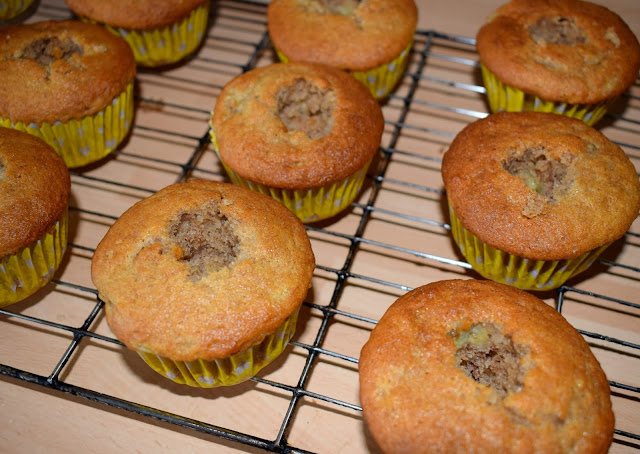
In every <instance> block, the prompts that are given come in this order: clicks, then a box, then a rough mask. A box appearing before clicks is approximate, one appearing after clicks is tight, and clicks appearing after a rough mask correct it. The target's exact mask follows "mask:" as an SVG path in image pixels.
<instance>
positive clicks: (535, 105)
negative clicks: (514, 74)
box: [481, 65, 615, 126]
mask: <svg viewBox="0 0 640 454" xmlns="http://www.w3.org/2000/svg"><path fill="white" fill-rule="evenodd" d="M481 68H482V79H483V81H484V86H485V88H486V90H487V98H488V100H489V108H490V109H491V112H493V113H496V112H500V111H507V112H522V111H534V112H550V113H555V114H559V115H565V116H567V117H572V118H577V119H579V120H582V121H584V122H585V123H586V124H588V125H589V126H593V125H594V124H596V123H597V122H598V120H600V119H601V118H602V117H603V116H604V114H606V113H607V110H608V108H609V106H610V105H611V103H612V102H613V101H615V100H608V101H606V102H601V103H596V104H569V103H562V102H553V101H546V100H544V99H541V98H539V97H537V96H534V95H530V94H527V93H525V92H523V91H522V90H519V89H517V88H515V87H513V86H511V85H507V84H504V83H502V82H501V81H500V80H499V79H498V77H497V76H496V75H495V74H493V73H492V72H491V71H489V70H488V69H487V68H486V67H485V66H484V65H481Z"/></svg>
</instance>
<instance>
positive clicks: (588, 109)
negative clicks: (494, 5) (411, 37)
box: [477, 0, 640, 125]
mask: <svg viewBox="0 0 640 454" xmlns="http://www.w3.org/2000/svg"><path fill="white" fill-rule="evenodd" d="M477 49H478V54H479V56H480V62H481V64H482V74H483V78H484V84H485V87H486V89H487V95H488V99H489V106H490V108H491V111H492V112H498V111H500V110H507V111H521V110H535V111H541V112H553V113H558V114H563V115H567V116H570V117H574V118H580V119H582V120H583V121H585V122H586V123H587V124H589V125H593V124H595V123H596V122H597V121H598V120H599V119H600V118H601V117H602V116H603V115H604V114H605V113H606V110H607V108H608V106H609V105H610V103H611V102H612V101H613V100H615V99H616V98H617V97H618V96H619V95H620V94H621V93H622V92H624V91H625V90H626V89H627V88H629V86H631V85H632V84H633V82H634V81H635V80H636V78H637V77H638V71H639V70H640V45H639V44H638V40H637V38H636V36H635V35H634V34H633V32H632V31H631V30H630V29H629V27H628V26H627V24H625V23H624V21H623V20H622V19H621V18H620V17H619V16H618V15H617V14H615V13H614V12H612V11H610V10H609V9H607V8H606V7H604V6H601V5H596V4H593V3H590V2H585V1H580V0H543V1H540V0H512V1H511V2H509V3H507V4H505V5H503V6H502V7H500V8H499V9H498V10H497V11H496V12H495V13H494V14H493V15H491V17H490V18H489V20H488V22H487V23H486V24H485V25H484V26H482V27H481V28H480V30H479V32H478V35H477Z"/></svg>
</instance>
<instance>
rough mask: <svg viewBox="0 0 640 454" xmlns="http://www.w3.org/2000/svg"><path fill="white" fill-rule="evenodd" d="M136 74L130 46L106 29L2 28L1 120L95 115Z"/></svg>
mask: <svg viewBox="0 0 640 454" xmlns="http://www.w3.org/2000/svg"><path fill="white" fill-rule="evenodd" d="M106 3H109V2H106ZM135 74H136V62H135V59H134V57H133V52H132V51H131V48H130V47H129V45H128V44H127V43H126V41H124V40H123V39H122V38H120V37H118V36H115V35H114V34H112V33H110V32H109V31H107V30H106V29H105V28H104V27H102V26H99V25H92V24H85V23H82V22H79V21H60V22H56V21H46V22H38V23H33V24H20V25H11V26H7V27H2V29H0V80H2V84H0V116H1V117H4V118H10V119H11V121H12V122H19V121H22V122H25V123H32V122H33V123H36V124H38V125H41V124H42V123H43V122H47V123H54V122H56V121H61V122H66V121H68V120H70V119H76V120H77V119H80V118H82V117H85V116H88V115H93V114H95V113H97V112H99V111H101V110H102V109H104V108H105V106H107V105H108V104H109V103H111V101H112V100H113V98H115V97H116V96H118V95H119V94H120V93H122V92H123V91H124V90H125V88H126V87H127V85H128V84H129V83H131V82H133V80H134V77H135Z"/></svg>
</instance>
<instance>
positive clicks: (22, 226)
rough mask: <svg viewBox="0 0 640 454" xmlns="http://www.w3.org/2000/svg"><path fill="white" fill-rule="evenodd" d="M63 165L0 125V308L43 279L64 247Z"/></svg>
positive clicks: (66, 181) (66, 182) (66, 186)
mask: <svg viewBox="0 0 640 454" xmlns="http://www.w3.org/2000/svg"><path fill="white" fill-rule="evenodd" d="M70 190H71V182H70V178H69V170H68V169H67V166H65V164H64V162H63V161H62V159H61V158H60V156H58V155H57V154H56V152H55V151H54V150H53V148H52V147H51V146H49V145H47V144H46V143H45V142H44V141H42V140H41V139H39V138H37V137H35V136H33V135H30V134H27V133H24V132H21V131H16V130H14V129H9V128H1V127H0V257H1V258H2V261H1V262H0V307H4V306H7V305H9V304H13V303H16V302H18V301H21V300H23V299H25V298H26V297H28V296H30V295H32V294H33V293H35V292H36V291H37V290H38V289H40V288H41V287H43V286H44V285H45V284H46V283H47V282H49V281H50V280H51V278H52V276H53V273H54V272H55V271H56V269H58V266H59V265H60V261H61V260H62V257H63V255H64V253H65V249H66V247H67V207H68V203H69V192H70Z"/></svg>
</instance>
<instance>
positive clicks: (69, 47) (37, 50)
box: [19, 36, 84, 66]
mask: <svg viewBox="0 0 640 454" xmlns="http://www.w3.org/2000/svg"><path fill="white" fill-rule="evenodd" d="M83 53H84V50H83V49H82V46H80V45H79V44H77V43H75V42H74V41H73V40H72V39H69V38H66V39H60V38H58V37H56V36H52V37H49V38H40V39H36V40H35V41H31V42H30V43H29V44H27V45H26V46H24V47H23V48H22V54H21V55H20V56H19V58H23V59H26V58H30V59H32V60H35V61H36V62H37V63H38V64H39V65H41V66H49V65H50V64H51V63H53V62H54V61H56V60H69V59H70V58H71V56H73V54H77V55H82V54H83Z"/></svg>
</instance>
